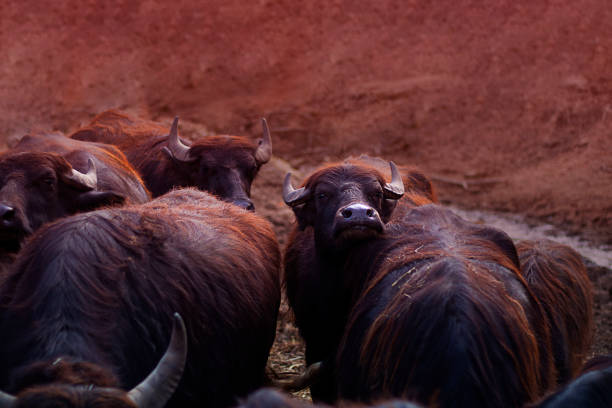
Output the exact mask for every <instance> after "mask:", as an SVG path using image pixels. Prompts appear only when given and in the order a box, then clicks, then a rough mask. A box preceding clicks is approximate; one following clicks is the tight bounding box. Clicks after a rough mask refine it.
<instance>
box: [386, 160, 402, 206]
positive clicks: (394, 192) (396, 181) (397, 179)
mask: <svg viewBox="0 0 612 408" xmlns="http://www.w3.org/2000/svg"><path fill="white" fill-rule="evenodd" d="M389 167H391V182H390V183H387V184H385V186H384V190H385V197H386V198H390V199H392V200H399V199H400V198H402V196H403V195H404V182H403V181H402V175H401V174H400V172H399V170H398V169H397V166H396V165H395V163H393V162H392V161H391V162H389Z"/></svg>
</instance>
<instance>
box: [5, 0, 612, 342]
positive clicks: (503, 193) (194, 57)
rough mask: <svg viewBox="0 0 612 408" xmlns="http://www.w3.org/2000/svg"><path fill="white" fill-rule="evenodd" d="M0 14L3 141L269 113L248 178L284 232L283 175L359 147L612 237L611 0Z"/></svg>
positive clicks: (42, 5)
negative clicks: (89, 127) (105, 117)
mask: <svg viewBox="0 0 612 408" xmlns="http://www.w3.org/2000/svg"><path fill="white" fill-rule="evenodd" d="M0 7H1V8H0V96H1V97H0V144H5V143H9V144H10V142H11V141H12V140H15V139H16V138H19V137H21V136H22V135H23V134H24V133H25V132H27V131H29V130H32V129H42V130H61V131H64V132H69V131H72V130H74V129H75V128H77V127H78V126H79V125H81V124H83V123H86V122H87V121H88V120H89V119H90V118H91V117H92V116H93V115H94V114H96V113H98V112H100V111H102V110H104V109H107V108H122V109H127V110H129V111H132V112H136V113H139V114H141V115H143V116H145V117H149V118H152V119H158V120H160V121H164V122H168V121H169V120H170V118H171V117H172V116H174V115H179V116H180V117H181V119H182V122H181V123H182V125H181V126H182V128H181V129H182V131H183V133H184V134H186V135H187V136H194V135H196V134H197V133H206V132H221V133H234V134H248V135H253V136H255V135H258V134H259V132H260V127H259V122H258V121H259V118H260V117H261V116H266V117H267V118H268V120H269V123H270V125H271V127H272V130H273V138H274V139H273V141H274V152H275V155H276V157H277V158H280V159H284V160H285V161H286V162H281V161H278V160H277V161H276V165H275V166H276V167H275V168H276V169H277V170H278V171H272V170H271V169H272V167H270V169H269V170H268V171H264V173H263V174H262V176H261V177H260V179H258V181H256V186H255V187H258V188H260V191H268V190H266V189H267V188H268V189H270V190H269V191H272V192H273V194H266V195H265V197H264V198H263V199H261V200H260V204H258V208H259V209H261V212H262V214H264V215H267V216H269V217H270V218H271V219H272V220H273V221H274V222H275V224H276V226H277V228H278V231H279V238H280V239H281V241H283V240H284V232H285V231H286V224H287V223H288V222H290V221H291V215H290V213H288V212H287V210H286V209H284V208H283V206H282V204H281V200H280V196H279V195H278V191H279V190H278V188H277V187H278V185H279V183H280V177H282V175H283V174H284V171H285V170H287V169H289V168H290V167H291V166H292V167H294V168H298V169H301V170H304V171H306V170H307V169H309V168H311V167H312V166H314V165H316V164H318V163H320V162H322V161H325V160H330V159H338V158H342V157H344V156H347V155H349V154H358V153H362V152H367V153H370V154H376V155H380V156H383V157H385V158H388V159H392V160H394V161H396V162H397V163H400V164H415V165H418V166H419V167H421V168H422V169H423V170H424V171H425V172H426V173H428V174H429V175H431V176H432V177H433V178H434V181H436V182H437V186H438V189H439V192H440V197H441V198H442V201H443V202H445V203H453V204H456V205H460V206H463V207H469V208H480V209H495V210H502V211H508V212H512V213H520V214H524V215H526V216H529V217H535V218H537V219H539V220H545V221H548V222H551V223H553V224H555V225H557V226H561V227H562V228H564V229H565V230H567V231H569V232H570V233H573V234H580V235H581V236H583V237H586V238H588V239H590V240H592V241H593V242H594V243H595V244H596V245H603V246H605V245H610V244H612V8H611V7H610V4H609V1H608V0H546V1H545V0H542V1H532V0H496V1H486V0H480V1H478V0H474V1H455V0H437V1H429V0H398V1H394V0H377V1H355V0H346V1H332V0H328V1H289V0H276V1H272V0H270V1H267V0H259V1H243V0H240V1H238V0H213V1H196V0H173V1H161V0H158V1H154V0H148V1H132V0H125V1H97V0H96V1H94V0H69V1H61V2H59V1H50V0H46V1H41V0H27V1H19V2H18V1H12V2H3V3H2V5H1V6H0ZM466 180H467V187H468V188H467V189H466V188H465V187H464V186H462V182H463V181H466ZM279 214H280V215H279ZM609 275H610V274H609V272H606V271H603V272H602V271H600V272H597V275H596V277H597V279H598V280H597V281H596V287H597V299H596V300H597V302H598V303H597V305H598V309H597V313H598V315H597V316H598V325H599V330H600V331H601V333H603V334H601V333H600V334H599V335H598V336H599V337H598V346H597V347H598V349H597V350H600V351H607V352H612V349H611V348H612V345H611V344H612V334H610V327H612V318H611V314H612V311H610V309H611V305H612V301H611V299H610V296H611V295H610V293H612V289H611V288H612V279H611V278H610V276H609ZM602 336H603V337H602ZM606 336H607V337H606Z"/></svg>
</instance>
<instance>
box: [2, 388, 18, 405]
mask: <svg viewBox="0 0 612 408" xmlns="http://www.w3.org/2000/svg"><path fill="white" fill-rule="evenodd" d="M15 401H17V397H14V396H12V395H11V394H7V393H6V392H4V391H0V408H10V407H12V406H13V405H14V404H15Z"/></svg>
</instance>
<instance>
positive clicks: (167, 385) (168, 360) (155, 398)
mask: <svg viewBox="0 0 612 408" xmlns="http://www.w3.org/2000/svg"><path fill="white" fill-rule="evenodd" d="M186 361H187V330H186V329H185V323H183V319H182V318H181V316H180V315H179V314H178V313H175V314H174V325H173V327H172V337H171V338H170V344H169V345H168V349H167V350H166V352H165V353H164V355H163V357H162V358H161V360H159V363H157V366H156V367H155V369H154V370H153V371H152V372H151V374H149V375H148V376H147V378H145V379H144V381H143V382H141V383H140V384H138V385H137V386H136V387H134V388H133V389H132V390H131V391H130V392H128V398H129V399H131V400H132V401H134V403H135V404H136V406H137V407H139V408H163V407H164V406H165V405H166V402H168V400H169V399H170V397H171V396H172V394H173V393H174V391H175V390H176V387H177V386H178V383H179V381H180V380H181V377H182V375H183V369H184V368H185V362H186Z"/></svg>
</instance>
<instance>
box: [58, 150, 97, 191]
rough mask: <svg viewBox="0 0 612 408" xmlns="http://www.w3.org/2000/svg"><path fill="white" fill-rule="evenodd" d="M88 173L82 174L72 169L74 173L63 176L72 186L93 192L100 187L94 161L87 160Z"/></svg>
mask: <svg viewBox="0 0 612 408" xmlns="http://www.w3.org/2000/svg"><path fill="white" fill-rule="evenodd" d="M87 166H88V169H87V173H81V172H80V171H78V170H75V169H72V172H70V173H69V174H66V175H64V176H63V180H64V181H65V182H66V183H68V184H70V185H72V186H73V187H77V188H80V189H84V190H93V189H95V188H96V186H97V185H98V175H97V173H96V165H95V164H94V161H93V160H92V159H91V158H89V159H87Z"/></svg>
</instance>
